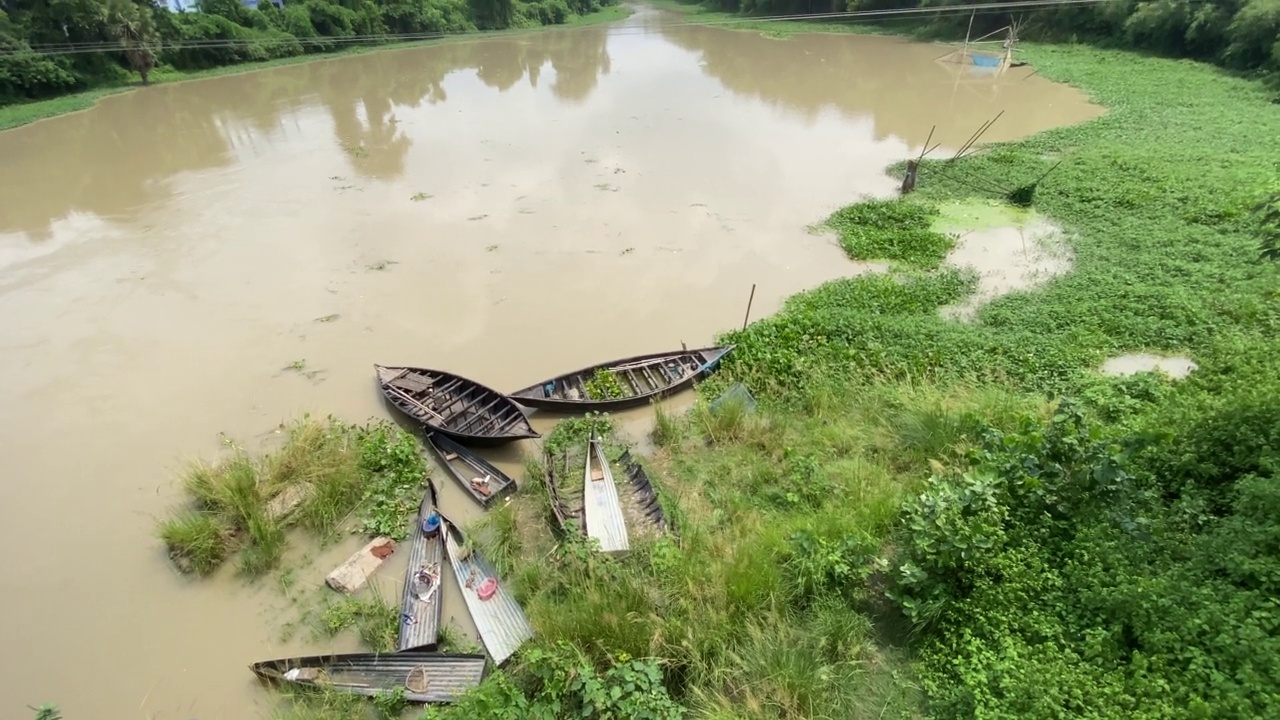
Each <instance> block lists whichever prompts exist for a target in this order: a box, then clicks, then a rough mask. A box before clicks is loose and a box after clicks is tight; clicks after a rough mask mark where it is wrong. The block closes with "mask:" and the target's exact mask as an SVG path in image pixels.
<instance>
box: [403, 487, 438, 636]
mask: <svg viewBox="0 0 1280 720" xmlns="http://www.w3.org/2000/svg"><path fill="white" fill-rule="evenodd" d="M436 508H437V505H436V488H435V485H433V484H432V483H431V481H429V480H428V481H427V491H426V493H424V494H423V496H422V504H421V505H420V506H419V507H418V526H417V527H416V528H414V531H413V535H412V537H411V540H410V543H411V544H410V546H409V565H408V566H407V567H406V568H405V573H404V590H403V595H402V597H401V600H400V633H399V635H398V637H397V639H396V650H401V651H403V650H412V649H415V648H434V647H435V645H436V641H437V640H438V639H439V636H440V592H441V591H440V564H441V563H442V562H443V561H444V534H443V533H442V532H441V527H440V525H441V522H442V521H441V519H440V513H439V512H438V510H437V509H436Z"/></svg>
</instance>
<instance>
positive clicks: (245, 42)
mask: <svg viewBox="0 0 1280 720" xmlns="http://www.w3.org/2000/svg"><path fill="white" fill-rule="evenodd" d="M1104 2H1109V0H1015V1H1014V2H985V3H972V4H967V5H948V6H940V7H913V8H899V9H886V10H854V11H846V12H833V13H810V14H804V15H770V16H763V17H741V18H725V19H723V20H708V21H703V22H685V21H675V22H663V23H659V24H657V25H650V26H630V27H628V26H624V27H620V28H615V29H613V30H612V31H611V32H610V36H615V37H616V36H620V35H649V34H653V32H654V31H658V32H660V31H662V30H664V29H667V28H676V27H686V28H687V27H716V26H725V25H737V24H743V23H762V22H788V21H795V20H861V21H863V22H869V21H877V20H889V19H893V18H896V17H900V16H911V15H925V14H928V15H935V16H950V15H960V14H964V13H974V14H982V15H986V14H992V13H1001V12H1004V11H1005V10H1009V9H1024V10H1026V9H1030V10H1035V9H1044V8H1051V7H1073V6H1087V5H1098V4H1101V3H1104ZM587 27H591V26H578V27H556V26H548V27H547V28H546V30H548V31H552V32H571V31H574V30H583V29H586V28H587ZM527 33H528V30H527V29H509V30H497V31H488V32H468V33H442V32H423V33H389V34H384V35H371V34H365V35H346V36H340V37H323V36H322V37H314V38H310V37H301V38H300V37H295V36H289V37H283V38H282V37H261V38H228V39H217V40H189V41H178V42H175V43H171V44H168V45H167V47H168V48H172V49H177V50H184V49H201V50H221V49H226V50H230V49H236V48H243V47H273V46H280V45H293V44H299V45H302V46H304V47H306V46H308V45H310V46H317V45H322V44H323V45H329V46H344V45H363V44H381V43H394V42H413V41H423V40H442V39H445V38H451V37H465V38H467V41H468V42H479V41H483V40H489V39H493V38H501V37H509V36H519V35H526V34H527ZM29 47H30V50H22V51H16V50H5V51H2V52H0V57H4V56H13V55H19V54H24V55H25V54H35V55H79V54H85V53H101V52H117V51H119V50H121V49H122V48H123V46H122V45H121V44H120V43H119V42H112V41H102V42H95V43H45V44H40V45H31V46H29Z"/></svg>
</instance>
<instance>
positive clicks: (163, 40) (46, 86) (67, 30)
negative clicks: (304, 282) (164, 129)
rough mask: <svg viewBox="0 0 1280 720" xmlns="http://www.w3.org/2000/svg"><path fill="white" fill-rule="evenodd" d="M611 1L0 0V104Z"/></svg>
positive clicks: (529, 18)
mask: <svg viewBox="0 0 1280 720" xmlns="http://www.w3.org/2000/svg"><path fill="white" fill-rule="evenodd" d="M613 2H614V0H285V1H284V2H283V3H281V5H279V6H277V5H275V4H273V3H272V2H270V0H262V2H261V4H260V6H259V7H258V8H256V9H255V8H250V7H247V6H246V5H244V4H243V3H242V2H241V0H200V2H199V6H200V7H199V11H181V12H174V11H171V10H170V9H169V8H168V7H167V6H166V5H165V4H163V3H162V2H161V1H160V0H0V105H3V104H7V103H13V102H21V101H24V100H34V99H41V98H48V97H53V96H57V95H62V94H66V93H71V92H77V91H80V90H87V89H91V88H94V87H101V86H107V85H115V84H120V83H123V82H127V81H128V80H129V79H130V77H131V74H135V73H136V74H137V75H138V76H140V77H141V79H142V82H143V83H144V84H145V83H146V82H148V80H149V76H150V74H151V72H152V71H153V70H155V69H156V68H158V67H166V68H173V69H175V70H202V69H207V68H213V67H219V66H224V65H235V64H238V63H246V62H256V61H262V60H272V59H276V58H286V57H294V56H298V55H304V54H308V53H323V52H332V51H334V50H337V49H340V48H342V47H347V46H350V45H353V44H373V43H380V42H387V41H389V40H394V39H397V38H398V37H403V36H406V35H409V36H421V35H424V34H432V33H462V32H469V31H476V30H501V29H506V28H520V27H537V26H540V25H555V24H560V23H564V22H565V21H567V20H568V19H569V18H570V17H572V16H574V15H584V14H587V13H590V12H594V11H596V10H599V9H600V8H601V7H602V6H605V5H611V4H613Z"/></svg>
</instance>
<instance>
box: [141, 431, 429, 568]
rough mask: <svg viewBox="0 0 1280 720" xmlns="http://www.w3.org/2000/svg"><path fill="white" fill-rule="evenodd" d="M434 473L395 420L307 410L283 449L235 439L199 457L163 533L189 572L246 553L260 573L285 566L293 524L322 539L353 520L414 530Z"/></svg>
mask: <svg viewBox="0 0 1280 720" xmlns="http://www.w3.org/2000/svg"><path fill="white" fill-rule="evenodd" d="M426 473H427V467H426V465H425V463H424V461H423V459H422V457H421V455H420V453H419V451H418V446H417V441H416V440H415V439H414V438H413V437H412V436H410V435H408V434H406V433H404V432H403V431H401V430H399V429H398V428H395V427H394V426H392V425H391V424H389V423H386V422H380V423H374V424H371V425H369V426H366V427H356V426H352V425H346V424H344V423H341V422H338V421H335V420H333V419H329V420H327V421H319V420H315V419H313V418H304V419H302V420H299V421H297V422H295V423H293V424H292V425H290V426H289V427H288V428H287V431H286V432H285V433H284V435H283V437H282V439H281V442H280V444H279V446H278V447H277V448H276V449H275V450H274V451H273V452H269V453H266V454H263V455H261V456H257V457H255V456H252V455H250V454H249V453H247V452H245V451H244V450H243V449H241V448H239V447H234V448H233V450H232V452H231V454H230V455H229V456H228V457H225V458H223V459H222V460H220V461H219V462H216V463H207V462H196V463H192V464H191V465H190V466H189V467H188V468H187V469H186V471H185V472H184V474H183V476H182V478H181V480H182V487H183V490H184V491H185V494H186V496H187V502H186V504H185V505H184V506H183V507H181V508H179V509H177V510H176V511H175V513H174V514H173V515H172V516H171V517H169V518H166V519H163V520H161V521H160V522H159V523H158V524H157V528H156V532H157V535H158V536H159V537H160V539H161V540H162V541H163V542H164V543H165V546H166V547H167V548H168V550H169V555H170V557H172V558H173V560H174V562H175V564H176V565H177V567H178V568H179V569H180V570H182V571H183V572H189V573H195V574H198V575H207V574H209V573H211V572H213V571H214V570H215V569H216V568H217V567H218V566H219V565H220V564H221V563H222V562H223V561H225V560H227V559H229V558H230V557H231V555H233V554H235V553H236V552H238V553H239V561H238V563H237V564H238V567H239V570H240V572H241V573H242V574H244V575H246V576H250V577H257V576H261V575H263V574H265V573H267V572H269V571H270V570H272V569H274V568H276V567H278V566H279V564H280V561H281V558H282V557H283V555H284V552H285V549H286V548H287V546H288V533H287V532H286V529H287V528H288V527H291V526H299V527H301V528H304V529H306V530H308V531H310V533H311V534H312V535H313V536H316V537H318V538H320V539H321V540H322V541H328V540H332V539H334V538H335V537H336V536H337V534H338V533H340V532H341V531H343V530H344V529H351V530H355V531H359V532H363V533H365V534H367V535H386V536H390V537H392V538H394V539H400V538H402V537H404V536H405V534H406V532H407V530H406V527H407V518H409V517H410V516H411V515H412V514H413V512H414V510H416V508H417V506H418V501H419V500H420V499H421V493H422V482H423V480H424V479H425V477H426ZM290 499H292V502H290Z"/></svg>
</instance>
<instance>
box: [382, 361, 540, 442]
mask: <svg viewBox="0 0 1280 720" xmlns="http://www.w3.org/2000/svg"><path fill="white" fill-rule="evenodd" d="M373 367H374V370H376V371H377V374H378V385H379V386H380V387H381V388H382V394H383V395H385V396H386V397H387V400H389V401H391V404H392V405H395V406H396V409H397V410H399V411H400V412H403V413H404V414H406V415H408V416H409V417H410V418H413V419H414V420H416V421H417V422H419V423H421V424H422V425H423V426H425V427H426V429H427V430H428V431H434V432H438V433H440V434H441V435H447V436H449V437H450V438H453V439H454V440H457V441H458V442H462V443H468V444H471V445H475V446H479V447H491V446H495V445H501V444H502V443H506V442H511V441H512V440H523V439H526V438H529V439H531V438H538V437H542V436H541V435H539V434H538V433H537V432H535V431H534V429H533V426H532V425H530V424H529V420H528V418H526V417H525V416H524V411H522V410H521V409H520V406H519V405H517V404H515V403H514V402H512V401H511V399H510V398H508V397H506V396H504V395H503V394H502V393H500V392H498V391H497V390H494V389H493V388H489V387H485V386H484V385H481V384H480V383H478V382H476V381H474V380H468V379H467V378H464V377H460V376H458V375H453V374H451V373H447V372H443V371H441V370H429V369H427V368H416V367H389V366H385V365H374V366H373Z"/></svg>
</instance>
